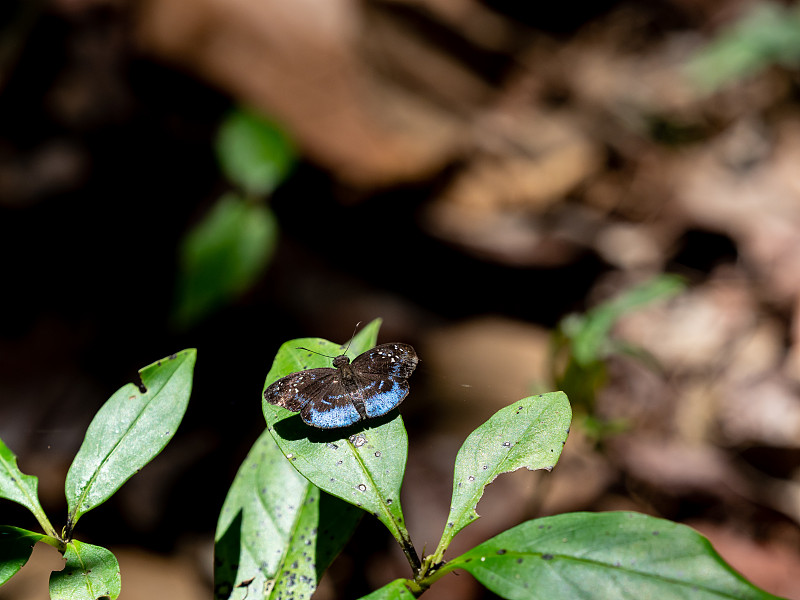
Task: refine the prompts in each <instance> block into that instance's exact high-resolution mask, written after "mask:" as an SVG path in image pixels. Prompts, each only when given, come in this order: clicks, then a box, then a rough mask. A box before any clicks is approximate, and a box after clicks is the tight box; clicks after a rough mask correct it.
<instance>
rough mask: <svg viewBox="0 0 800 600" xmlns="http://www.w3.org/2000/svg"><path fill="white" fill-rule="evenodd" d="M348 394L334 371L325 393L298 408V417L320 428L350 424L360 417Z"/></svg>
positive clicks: (333, 427)
mask: <svg viewBox="0 0 800 600" xmlns="http://www.w3.org/2000/svg"><path fill="white" fill-rule="evenodd" d="M350 396H351V395H350V394H348V393H347V391H345V388H344V386H343V385H342V383H341V381H340V380H339V374H338V373H336V374H335V375H334V376H333V381H332V382H331V383H330V384H329V385H328V387H327V388H326V390H325V393H324V394H321V395H319V396H317V397H315V398H314V400H313V401H312V402H308V403H306V405H305V406H303V408H302V409H301V410H300V418H301V419H303V421H304V422H306V423H308V424H309V425H311V426H313V427H319V428H320V429H335V428H337V427H347V426H348V425H352V424H353V423H355V422H356V421H358V420H359V419H361V415H359V414H358V411H357V410H356V407H355V406H354V405H353V401H352V400H351V397H350Z"/></svg>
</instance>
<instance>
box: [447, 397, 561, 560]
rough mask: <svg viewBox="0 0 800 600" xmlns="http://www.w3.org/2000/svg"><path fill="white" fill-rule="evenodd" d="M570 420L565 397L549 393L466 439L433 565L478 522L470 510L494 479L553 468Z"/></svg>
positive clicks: (523, 402) (512, 408)
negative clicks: (525, 470) (524, 470)
mask: <svg viewBox="0 0 800 600" xmlns="http://www.w3.org/2000/svg"><path fill="white" fill-rule="evenodd" d="M571 420H572V411H571V409H570V406H569V401H568V400H567V396H566V395H565V394H564V393H563V392H551V393H549V394H542V395H539V396H532V397H530V398H523V399H522V400H519V401H518V402H515V403H514V404H512V405H510V406H507V407H505V408H503V409H501V410H499V411H498V412H496V413H495V414H494V415H492V417H491V418H490V419H489V420H488V421H486V423H484V424H483V425H481V426H480V427H478V428H477V429H476V430H475V431H473V432H472V433H471V434H470V435H469V437H468V438H467V439H466V441H465V442H464V444H463V445H462V446H461V449H460V450H459V451H458V455H457V456H456V466H455V472H454V475H453V498H452V501H451V503H450V514H449V515H448V517H447V524H446V525H445V529H444V533H442V539H441V541H440V542H439V547H438V548H437V549H436V553H435V555H434V556H435V559H434V561H433V562H439V561H441V560H442V557H443V555H444V551H445V550H446V548H447V546H448V545H449V544H450V541H451V540H452V539H453V537H455V535H456V534H457V533H458V532H459V531H461V530H462V529H463V528H464V527H466V526H467V525H469V524H470V523H472V522H473V521H474V520H475V519H477V518H478V516H479V515H478V513H477V512H476V510H475V508H476V506H477V504H478V501H479V500H480V499H481V496H483V491H484V488H485V487H486V486H487V485H489V484H490V483H491V482H492V481H494V479H495V478H496V477H497V476H498V475H501V474H502V473H509V472H511V471H516V470H517V469H520V468H522V467H526V468H527V469H529V470H531V471H533V470H536V469H547V470H550V469H552V468H553V466H555V464H556V462H558V458H559V456H561V449H562V448H563V446H564V442H565V441H566V439H567V434H568V433H569V424H570V421H571Z"/></svg>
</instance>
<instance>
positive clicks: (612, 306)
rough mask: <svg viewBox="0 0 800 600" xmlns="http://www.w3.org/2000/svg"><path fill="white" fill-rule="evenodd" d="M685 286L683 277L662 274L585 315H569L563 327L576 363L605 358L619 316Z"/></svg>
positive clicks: (678, 290) (675, 292) (672, 294)
mask: <svg viewBox="0 0 800 600" xmlns="http://www.w3.org/2000/svg"><path fill="white" fill-rule="evenodd" d="M684 287H685V285H684V283H683V279H681V278H680V277H677V276H675V275H665V274H662V275H659V276H658V277H655V278H653V279H651V280H649V281H646V282H644V283H642V284H640V285H637V286H635V287H633V288H631V289H629V290H626V291H625V292H623V293H622V294H620V295H619V296H617V297H616V298H613V299H612V300H609V301H607V302H604V303H603V304H600V305H599V306H597V307H595V308H593V309H592V310H590V311H588V312H587V313H586V314H585V315H583V316H578V315H570V316H569V317H567V318H566V319H565V320H564V322H563V328H564V331H565V333H566V334H567V336H568V337H569V338H571V339H572V343H573V348H572V354H573V356H574V357H575V360H576V361H577V363H578V364H579V365H581V366H583V367H586V366H588V365H590V364H591V363H593V362H596V361H598V360H602V359H604V358H606V356H607V354H608V352H607V349H608V347H609V342H610V339H609V338H610V335H611V329H612V328H613V327H614V324H615V323H616V322H617V321H618V320H619V319H620V317H622V316H624V315H626V314H628V313H629V312H631V311H633V310H635V309H636V308H639V307H640V306H644V305H647V304H650V303H651V302H653V301H655V300H661V299H665V298H669V297H670V296H674V295H675V294H678V293H679V292H681V291H682V290H683V289H684Z"/></svg>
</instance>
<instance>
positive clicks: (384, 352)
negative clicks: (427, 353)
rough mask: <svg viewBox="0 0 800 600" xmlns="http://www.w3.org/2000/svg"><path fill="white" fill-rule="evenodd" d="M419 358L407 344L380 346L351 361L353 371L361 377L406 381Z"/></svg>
mask: <svg viewBox="0 0 800 600" xmlns="http://www.w3.org/2000/svg"><path fill="white" fill-rule="evenodd" d="M418 362H419V358H418V357H417V353H416V352H415V351H414V348H412V347H411V346H410V345H409V344H398V343H393V344H381V345H380V346H375V347H374V348H372V349H371V350H367V351H366V352H364V354H360V355H359V356H357V357H356V358H355V359H354V360H353V370H354V371H355V372H356V373H358V374H362V375H389V376H392V377H400V378H404V379H407V378H408V377H410V376H411V373H413V372H414V369H416V368H417V363H418Z"/></svg>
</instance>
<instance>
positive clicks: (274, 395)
mask: <svg viewBox="0 0 800 600" xmlns="http://www.w3.org/2000/svg"><path fill="white" fill-rule="evenodd" d="M418 362H419V358H418V357H417V353H416V352H415V351H414V348H412V347H411V346H409V345H408V344H397V343H393V344H381V345H380V346H375V347H374V348H372V350H367V351H366V352H364V354H360V355H358V356H357V357H356V358H354V359H353V362H352V363H351V362H350V359H349V358H348V357H347V356H346V355H345V354H342V355H340V356H337V357H336V358H334V359H333V368H330V367H323V368H319V369H307V370H305V371H298V372H297V373H292V374H291V375H287V376H286V377H283V378H281V379H278V381H276V382H275V383H273V384H272V385H270V386H269V387H268V388H267V389H266V390H265V391H264V398H266V400H267V402H269V403H270V404H275V405H277V406H281V407H283V408H285V409H288V410H291V411H293V412H298V411H299V412H300V418H301V419H303V421H304V422H305V423H307V424H308V425H312V426H313V427H318V428H320V429H335V428H337V427H347V426H348V425H352V424H353V423H356V422H357V421H361V420H362V419H371V418H373V417H380V416H381V415H385V414H386V413H388V412H389V411H390V410H392V409H393V408H395V407H396V406H398V405H399V404H400V403H401V402H402V401H403V399H404V398H405V397H406V396H407V395H408V378H409V377H410V376H411V374H412V373H413V372H414V369H415V368H416V367H417V363H418Z"/></svg>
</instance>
